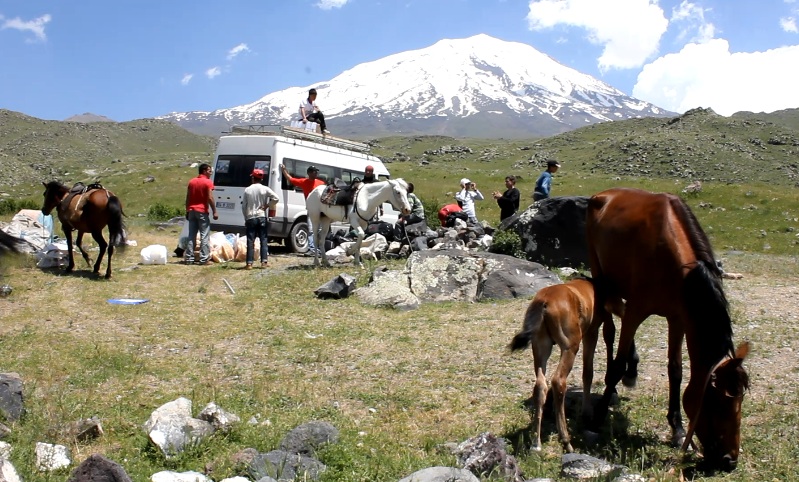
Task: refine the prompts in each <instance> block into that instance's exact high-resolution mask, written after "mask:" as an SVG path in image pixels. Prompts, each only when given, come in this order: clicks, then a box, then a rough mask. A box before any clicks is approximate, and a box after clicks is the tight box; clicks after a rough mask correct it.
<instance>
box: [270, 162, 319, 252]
mask: <svg viewBox="0 0 799 482" xmlns="http://www.w3.org/2000/svg"><path fill="white" fill-rule="evenodd" d="M280 170H281V172H282V173H283V177H285V178H286V179H288V181H289V182H290V183H291V185H292V186H297V187H298V188H300V189H302V195H303V196H304V197H305V199H308V195H309V194H311V191H313V190H314V189H316V188H317V187H318V186H324V184H325V181H323V180H321V179H319V178H318V177H316V176H318V175H319V168H318V167H316V166H309V167H308V169H307V170H306V172H307V173H308V177H291V174H290V173H289V171H288V169H286V166H284V165H283V164H281V165H280ZM313 239H314V237H313V226H311V219H310V218H308V247H309V248H310V253H312V254H313V252H314V250H315V249H316V246H315V245H314V240H313Z"/></svg>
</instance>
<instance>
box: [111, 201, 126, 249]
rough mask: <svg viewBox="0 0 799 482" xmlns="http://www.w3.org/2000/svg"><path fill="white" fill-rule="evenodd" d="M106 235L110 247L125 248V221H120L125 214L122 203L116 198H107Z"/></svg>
mask: <svg viewBox="0 0 799 482" xmlns="http://www.w3.org/2000/svg"><path fill="white" fill-rule="evenodd" d="M107 208H108V233H109V238H110V239H109V240H108V242H109V244H111V246H125V236H126V235H125V221H124V220H123V219H122V218H123V216H125V212H124V211H123V210H122V202H121V201H120V200H119V198H118V197H116V196H111V197H109V198H108V206H107Z"/></svg>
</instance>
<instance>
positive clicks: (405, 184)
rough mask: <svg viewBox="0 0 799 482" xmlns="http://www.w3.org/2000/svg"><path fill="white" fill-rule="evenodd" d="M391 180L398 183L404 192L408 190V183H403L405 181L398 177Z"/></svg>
mask: <svg viewBox="0 0 799 482" xmlns="http://www.w3.org/2000/svg"><path fill="white" fill-rule="evenodd" d="M392 180H393V181H395V182H396V183H398V184H399V185H400V186H402V188H403V189H405V190H406V191H407V190H408V183H407V182H406V181H405V179H403V178H401V177H398V178H396V179H392Z"/></svg>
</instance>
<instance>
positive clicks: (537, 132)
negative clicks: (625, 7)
mask: <svg viewBox="0 0 799 482" xmlns="http://www.w3.org/2000/svg"><path fill="white" fill-rule="evenodd" d="M311 87H314V88H316V90H317V91H318V92H319V96H318V98H317V104H318V105H319V107H320V109H321V110H322V111H323V112H324V113H325V117H326V119H327V120H328V127H329V128H330V130H331V131H333V133H334V135H342V136H348V137H356V138H365V137H370V136H379V135H389V134H402V135H414V134H442V135H453V136H463V137H506V138H507V137H532V136H548V135H552V134H556V133H560V132H565V131H568V130H571V129H575V128H578V127H582V126H585V125H588V124H591V123H595V122H602V121H610V120H621V119H628V118H633V117H651V116H671V115H674V113H671V112H668V111H665V110H663V109H660V108H658V107H656V106H654V105H652V104H649V103H647V102H643V101H640V100H637V99H634V98H632V97H629V96H627V95H625V94H624V93H623V92H621V91H619V90H617V89H615V88H613V87H611V86H610V85H608V84H606V83H604V82H601V81H599V80H597V79H596V78H594V77H591V76H590V75H586V74H583V73H580V72H578V71H576V70H574V69H572V68H569V67H566V66H564V65H562V64H559V63H558V62H556V61H555V60H553V59H552V58H550V57H549V56H547V55H545V54H543V53H541V52H539V51H538V50H536V49H535V48H533V47H531V46H529V45H526V44H522V43H517V42H506V41H503V40H498V39H496V38H493V37H490V36H487V35H482V34H481V35H476V36H474V37H470V38H467V39H457V40H441V41H439V42H437V43H436V44H434V45H432V46H430V47H427V48H424V49H421V50H411V51H407V52H401V53H398V54H395V55H390V56H388V57H385V58H382V59H380V60H375V61H373V62H367V63H363V64H360V65H357V66H355V67H353V68H352V69H349V70H347V71H345V72H342V73H341V74H340V75H338V76H337V77H335V78H333V79H331V80H329V81H325V82H320V83H318V84H315V85H312V86H303V87H292V88H289V89H285V90H281V91H278V92H273V93H271V94H268V95H266V96H264V97H262V98H260V99H258V100H257V101H255V102H253V103H251V104H246V105H241V106H238V107H231V108H227V109H219V110H215V111H213V112H186V113H172V114H169V115H165V116H162V117H160V118H162V119H167V120H170V121H173V122H175V123H177V124H180V125H181V126H183V127H185V128H187V129H189V130H191V131H194V132H198V133H203V134H211V135H219V133H220V132H222V131H226V130H229V128H230V126H232V125H240V124H287V123H288V122H289V121H291V120H292V119H297V118H298V117H299V114H298V108H299V104H300V101H302V100H303V99H304V98H305V97H307V93H308V89H309V88H311Z"/></svg>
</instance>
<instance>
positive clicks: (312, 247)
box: [308, 218, 316, 254]
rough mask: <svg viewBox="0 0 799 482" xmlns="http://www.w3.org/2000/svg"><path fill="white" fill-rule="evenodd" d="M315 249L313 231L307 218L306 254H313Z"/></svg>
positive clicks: (309, 219)
mask: <svg viewBox="0 0 799 482" xmlns="http://www.w3.org/2000/svg"><path fill="white" fill-rule="evenodd" d="M315 249H316V242H315V241H314V229H313V224H311V218H308V252H309V253H311V254H313V252H314V250H315Z"/></svg>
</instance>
